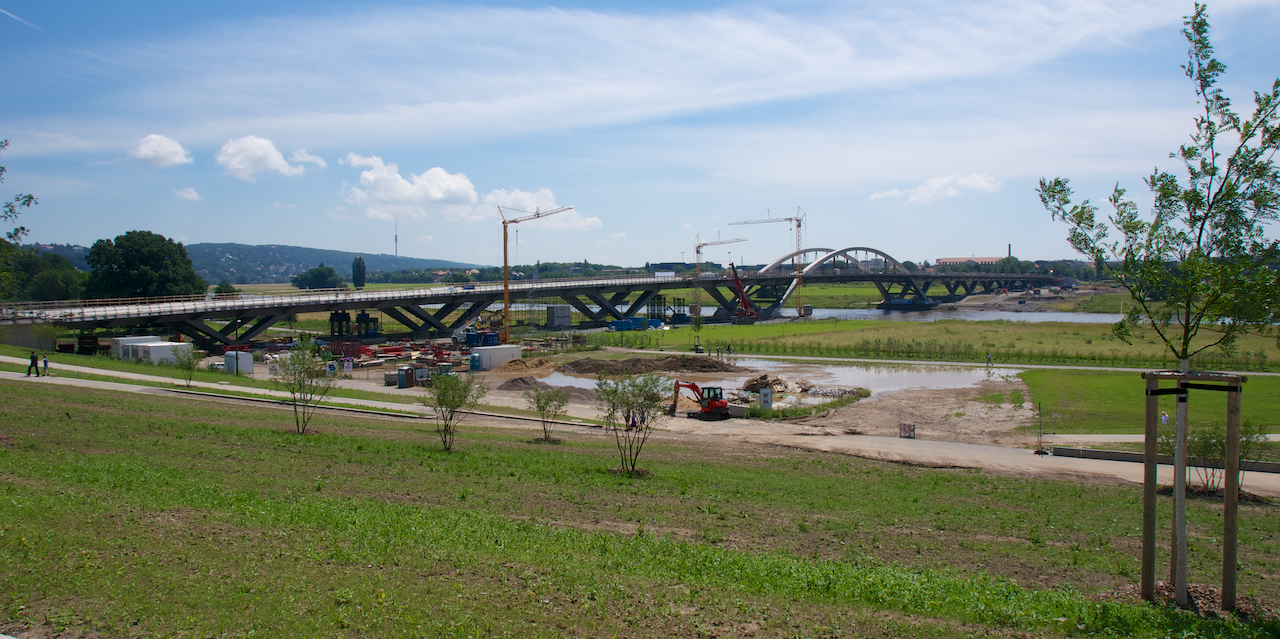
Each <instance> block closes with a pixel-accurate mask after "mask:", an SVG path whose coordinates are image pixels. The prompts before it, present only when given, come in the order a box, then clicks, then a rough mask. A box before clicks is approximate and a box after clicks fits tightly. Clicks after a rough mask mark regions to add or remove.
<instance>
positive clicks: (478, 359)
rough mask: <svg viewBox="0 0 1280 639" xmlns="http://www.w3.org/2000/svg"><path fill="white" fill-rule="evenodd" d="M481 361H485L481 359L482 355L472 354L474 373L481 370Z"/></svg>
mask: <svg viewBox="0 0 1280 639" xmlns="http://www.w3.org/2000/svg"><path fill="white" fill-rule="evenodd" d="M481 361H483V360H482V359H481V357H480V353H474V352H473V353H471V370H473V371H478V370H481V368H480V363H481Z"/></svg>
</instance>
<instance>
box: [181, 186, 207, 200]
mask: <svg viewBox="0 0 1280 639" xmlns="http://www.w3.org/2000/svg"><path fill="white" fill-rule="evenodd" d="M173 194H174V195H176V196H178V197H180V198H182V199H184V200H201V199H204V198H202V197H200V194H199V193H196V190H195V189H193V188H191V187H189V186H188V187H187V188H185V189H174V190H173Z"/></svg>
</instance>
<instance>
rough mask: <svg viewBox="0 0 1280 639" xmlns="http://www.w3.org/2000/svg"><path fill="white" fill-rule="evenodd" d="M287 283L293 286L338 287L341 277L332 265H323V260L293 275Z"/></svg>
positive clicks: (340, 284)
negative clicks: (317, 264)
mask: <svg viewBox="0 0 1280 639" xmlns="http://www.w3.org/2000/svg"><path fill="white" fill-rule="evenodd" d="M289 283H290V284H292V285H293V286H294V287H295V288H340V287H342V277H341V276H340V275H338V272H337V271H335V270H334V269H333V267H332V266H325V265H324V262H321V263H320V266H317V267H315V268H313V269H308V270H307V271H306V272H304V273H299V274H297V275H294V276H293V277H292V278H290V280H289Z"/></svg>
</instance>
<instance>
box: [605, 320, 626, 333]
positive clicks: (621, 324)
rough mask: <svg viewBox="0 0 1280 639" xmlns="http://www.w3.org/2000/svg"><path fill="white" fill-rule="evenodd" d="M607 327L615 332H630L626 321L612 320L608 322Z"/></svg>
mask: <svg viewBox="0 0 1280 639" xmlns="http://www.w3.org/2000/svg"><path fill="white" fill-rule="evenodd" d="M609 327H610V328H612V329H613V330H615V331H629V330H631V322H628V321H627V320H613V321H612V322H609Z"/></svg>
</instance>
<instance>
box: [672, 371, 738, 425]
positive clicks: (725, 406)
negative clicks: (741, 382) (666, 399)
mask: <svg viewBox="0 0 1280 639" xmlns="http://www.w3.org/2000/svg"><path fill="white" fill-rule="evenodd" d="M681 388H687V389H689V390H691V391H693V395H694V397H696V398H697V399H698V404H699V405H701V406H702V410H701V411H690V412H688V413H685V415H686V416H688V417H689V418H690V419H701V420H706V421H715V420H721V419H729V401H728V400H726V399H725V398H724V389H723V388H720V387H718V386H708V387H707V388H698V385H697V384H695V383H693V382H682V381H680V380H676V385H675V394H673V395H672V396H671V410H669V411H668V412H667V414H669V415H675V414H676V404H677V403H678V402H679V400H680V389H681Z"/></svg>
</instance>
